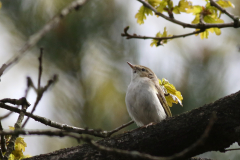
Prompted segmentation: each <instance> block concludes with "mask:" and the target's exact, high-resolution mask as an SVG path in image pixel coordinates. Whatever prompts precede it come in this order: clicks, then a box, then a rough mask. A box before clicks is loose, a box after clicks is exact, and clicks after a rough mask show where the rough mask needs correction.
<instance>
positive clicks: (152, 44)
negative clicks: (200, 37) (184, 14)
mask: <svg viewBox="0 0 240 160" xmlns="http://www.w3.org/2000/svg"><path fill="white" fill-rule="evenodd" d="M156 37H172V35H171V34H169V35H168V33H167V28H166V27H164V31H163V34H161V32H158V33H157V34H156ZM169 40H170V39H165V40H162V41H161V44H163V43H167V42H168V41H169ZM154 45H155V46H156V47H157V46H159V40H157V39H153V40H152V43H151V44H150V46H151V47H153V46H154Z"/></svg>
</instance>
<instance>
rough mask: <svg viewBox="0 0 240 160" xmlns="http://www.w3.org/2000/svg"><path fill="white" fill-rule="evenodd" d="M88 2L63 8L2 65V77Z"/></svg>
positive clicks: (0, 72) (76, 2) (0, 70)
mask: <svg viewBox="0 0 240 160" xmlns="http://www.w3.org/2000/svg"><path fill="white" fill-rule="evenodd" d="M86 1H87V0H75V1H73V2H71V3H70V4H69V5H68V6H67V7H65V8H63V9H62V10H61V12H60V13H59V14H57V15H56V16H54V17H53V18H52V19H51V20H50V21H49V22H48V23H47V24H45V25H44V26H43V27H42V28H41V29H40V30H39V31H38V32H36V33H35V34H33V35H32V36H30V37H29V39H28V41H27V42H26V43H25V44H24V46H23V47H22V48H21V49H20V51H19V53H18V54H17V55H16V56H15V57H13V58H12V59H10V60H9V61H8V62H6V63H5V64H3V65H2V67H1V68H0V77H1V76H2V74H3V72H4V71H6V69H7V68H9V67H10V66H12V65H13V64H15V63H16V62H18V61H19V59H20V58H22V57H23V56H24V55H25V53H26V51H27V50H29V49H30V48H32V47H33V46H34V45H35V44H36V43H37V42H38V41H39V40H40V39H41V38H42V37H43V36H44V35H45V34H46V33H48V32H49V31H50V30H51V29H52V28H54V27H55V26H56V25H57V24H59V22H60V21H61V20H62V19H63V18H64V17H66V16H67V15H68V14H69V13H71V12H72V11H73V10H78V9H79V8H80V7H82V6H83V5H84V4H85V3H86Z"/></svg>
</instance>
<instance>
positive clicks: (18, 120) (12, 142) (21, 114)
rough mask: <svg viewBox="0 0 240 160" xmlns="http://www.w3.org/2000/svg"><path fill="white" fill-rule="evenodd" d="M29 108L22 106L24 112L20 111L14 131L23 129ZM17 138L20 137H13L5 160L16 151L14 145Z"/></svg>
mask: <svg viewBox="0 0 240 160" xmlns="http://www.w3.org/2000/svg"><path fill="white" fill-rule="evenodd" d="M27 107H28V106H27V105H26V104H23V105H22V110H21V111H20V114H19V116H18V119H17V122H16V123H15V125H14V130H18V129H20V128H21V125H22V121H23V118H24V112H26V109H27ZM17 137H18V135H13V136H11V139H10V140H9V142H8V146H7V151H6V153H5V155H4V157H3V160H8V158H9V156H10V154H11V153H12V151H13V150H14V143H15V141H16V139H17Z"/></svg>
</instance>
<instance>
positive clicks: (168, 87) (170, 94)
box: [158, 78, 183, 107]
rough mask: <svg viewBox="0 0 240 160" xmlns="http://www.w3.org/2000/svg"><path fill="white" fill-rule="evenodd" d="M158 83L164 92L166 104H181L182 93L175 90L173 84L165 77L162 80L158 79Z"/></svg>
mask: <svg viewBox="0 0 240 160" xmlns="http://www.w3.org/2000/svg"><path fill="white" fill-rule="evenodd" d="M158 81H159V84H160V86H162V88H163V90H164V92H165V98H166V100H167V103H168V106H170V107H172V103H176V104H178V103H179V104H180V105H181V106H182V100H183V97H182V94H181V92H180V91H177V90H176V88H175V86H174V85H173V84H171V83H169V81H168V80H167V79H165V78H163V79H162V81H161V80H160V79H159V80H158Z"/></svg>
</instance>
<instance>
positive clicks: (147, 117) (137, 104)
mask: <svg viewBox="0 0 240 160" xmlns="http://www.w3.org/2000/svg"><path fill="white" fill-rule="evenodd" d="M127 63H128V64H129V66H130V67H131V68H132V75H131V83H130V84H129V86H128V89H127V93H126V97H125V102H126V105H127V110H128V113H129V115H130V117H131V118H132V120H133V121H134V122H135V123H136V124H137V125H138V126H139V127H141V126H145V125H148V124H150V123H158V122H160V121H161V120H163V119H165V118H167V117H172V113H171V110H170V108H169V106H168V104H167V101H166V99H165V96H164V91H163V89H162V87H161V86H160V85H159V81H158V78H157V76H156V75H155V74H154V72H153V71H152V70H151V69H149V68H147V67H144V66H141V65H133V64H131V63H129V62H127Z"/></svg>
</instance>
